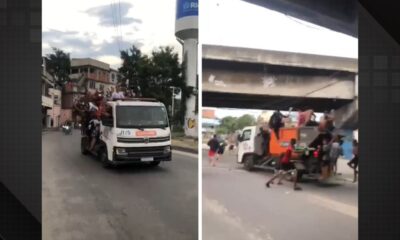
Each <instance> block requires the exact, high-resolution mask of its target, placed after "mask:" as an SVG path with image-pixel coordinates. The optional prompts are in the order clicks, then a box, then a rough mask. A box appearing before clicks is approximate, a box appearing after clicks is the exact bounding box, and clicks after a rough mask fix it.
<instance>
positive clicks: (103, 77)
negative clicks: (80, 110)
mask: <svg viewBox="0 0 400 240" xmlns="http://www.w3.org/2000/svg"><path fill="white" fill-rule="evenodd" d="M118 80H119V73H118V71H117V70H115V69H112V68H111V67H110V65H109V64H107V63H104V62H101V61H98V60H95V59H91V58H73V59H71V74H70V82H68V83H67V84H66V85H65V87H64V89H63V101H62V113H61V116H62V121H63V122H64V121H67V120H68V121H74V122H78V121H79V119H78V118H79V117H78V116H77V114H76V113H75V112H74V111H73V108H74V103H75V102H76V101H77V100H78V99H79V98H80V97H82V96H84V95H85V94H86V93H87V92H91V93H94V92H96V91H101V92H104V93H106V92H108V91H110V92H112V91H113V89H115V86H116V84H117V83H118Z"/></svg>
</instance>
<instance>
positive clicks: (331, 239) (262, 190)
mask: <svg viewBox="0 0 400 240" xmlns="http://www.w3.org/2000/svg"><path fill="white" fill-rule="evenodd" d="M202 156H203V183H202V184H203V203H202V207H203V208H202V212H203V239H207V240H214V239H215V240H217V239H218V240H225V239H226V240H228V239H229V240H236V239H237V240H245V239H251V240H293V239H296V240H309V239H324V240H337V239H340V240H357V239H358V184H355V183H352V182H349V181H346V180H345V179H344V178H340V177H338V178H335V179H332V180H331V182H330V183H325V184H321V183H317V182H316V181H311V180H310V181H306V182H303V183H301V184H300V186H301V187H302V188H303V190H302V191H293V190H292V184H291V183H289V182H284V185H282V186H278V185H276V184H274V185H272V187H271V188H270V189H268V188H266V187H265V182H266V180H267V179H268V178H269V177H271V176H272V173H269V172H266V171H255V172H247V171H246V170H244V169H243V168H242V167H241V165H238V164H236V163H235V160H236V155H235V153H226V154H224V156H223V160H221V161H220V162H219V163H218V165H217V166H216V167H211V166H209V165H208V160H207V153H206V151H203V155H202ZM343 170H344V169H343ZM338 171H339V172H340V171H341V169H340V168H339V169H338Z"/></svg>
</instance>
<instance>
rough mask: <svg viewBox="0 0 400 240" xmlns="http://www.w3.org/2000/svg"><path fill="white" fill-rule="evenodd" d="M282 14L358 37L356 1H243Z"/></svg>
mask: <svg viewBox="0 0 400 240" xmlns="http://www.w3.org/2000/svg"><path fill="white" fill-rule="evenodd" d="M243 1H246V2H249V3H252V4H256V5H258V6H261V7H265V8H268V9H271V10H274V11H278V12H281V13H283V14H286V15H289V16H292V17H295V18H298V19H301V20H304V21H307V22H310V23H313V24H316V25H319V26H322V27H325V28H328V29H331V30H333V31H337V32H341V33H344V34H347V35H350V36H353V37H357V36H358V31H357V29H358V13H357V1H356V0H324V1H321V0H243Z"/></svg>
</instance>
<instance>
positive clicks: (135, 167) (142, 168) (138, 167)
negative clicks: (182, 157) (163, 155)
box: [86, 155, 169, 174]
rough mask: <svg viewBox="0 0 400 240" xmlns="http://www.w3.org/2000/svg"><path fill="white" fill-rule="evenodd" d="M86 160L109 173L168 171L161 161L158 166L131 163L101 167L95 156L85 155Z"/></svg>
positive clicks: (158, 172)
mask: <svg viewBox="0 0 400 240" xmlns="http://www.w3.org/2000/svg"><path fill="white" fill-rule="evenodd" d="M86 157H87V159H88V160H90V161H92V163H93V164H96V165H98V166H99V168H102V169H103V170H104V171H108V172H109V173H111V174H149V173H157V174H160V173H168V172H169V170H168V169H166V168H165V167H163V163H162V162H161V163H160V165H159V166H151V165H150V164H146V163H132V164H127V165H120V166H113V167H111V168H107V169H106V168H103V167H102V163H101V162H100V160H98V159H97V158H96V157H95V156H91V155H89V156H86Z"/></svg>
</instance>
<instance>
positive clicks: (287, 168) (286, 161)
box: [265, 138, 301, 190]
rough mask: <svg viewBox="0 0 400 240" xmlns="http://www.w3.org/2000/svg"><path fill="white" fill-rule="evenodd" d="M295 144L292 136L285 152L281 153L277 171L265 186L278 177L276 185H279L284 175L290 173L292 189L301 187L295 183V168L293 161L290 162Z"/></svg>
mask: <svg viewBox="0 0 400 240" xmlns="http://www.w3.org/2000/svg"><path fill="white" fill-rule="evenodd" d="M295 144H296V139H294V138H292V139H291V140H290V145H289V147H288V148H287V149H286V152H285V153H284V154H283V156H282V158H281V159H280V164H279V165H280V166H279V168H280V169H279V171H278V172H277V173H276V174H275V175H274V176H272V178H271V179H270V180H268V181H267V182H266V183H265V186H266V187H267V188H269V187H270V184H274V180H275V179H276V178H279V181H278V185H281V184H282V180H283V178H284V177H285V176H286V175H292V176H293V189H294V190H301V188H300V187H299V186H298V185H297V170H296V168H295V166H294V164H293V162H291V158H292V154H293V151H294V148H295Z"/></svg>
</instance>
